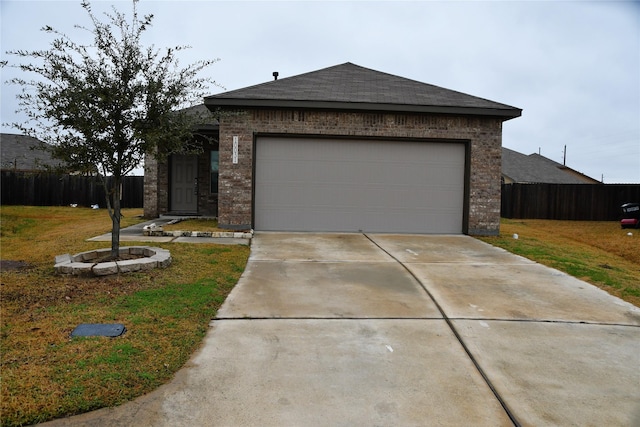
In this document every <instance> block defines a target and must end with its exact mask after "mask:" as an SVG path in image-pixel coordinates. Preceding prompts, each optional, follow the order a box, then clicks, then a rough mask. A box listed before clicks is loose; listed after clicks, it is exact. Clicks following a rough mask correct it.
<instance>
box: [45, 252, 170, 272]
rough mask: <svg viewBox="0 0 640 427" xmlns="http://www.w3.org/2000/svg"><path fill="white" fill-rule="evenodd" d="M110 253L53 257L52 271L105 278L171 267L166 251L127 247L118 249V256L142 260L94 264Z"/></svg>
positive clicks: (81, 253) (82, 253)
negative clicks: (135, 257)
mask: <svg viewBox="0 0 640 427" xmlns="http://www.w3.org/2000/svg"><path fill="white" fill-rule="evenodd" d="M109 253H111V249H98V250H93V251H87V252H80V253H77V254H75V255H73V256H72V255H69V254H63V255H58V256H56V257H55V265H54V269H55V271H56V273H59V274H71V275H75V276H80V275H93V276H107V275H110V274H117V273H129V272H132V271H140V270H150V269H153V268H166V267H168V266H169V265H171V253H170V251H168V250H167V249H162V248H157V247H151V246H127V247H122V248H120V256H126V255H136V256H140V255H142V256H143V258H138V259H128V260H123V261H108V262H96V260H98V259H99V258H101V257H103V256H105V255H108V254H109Z"/></svg>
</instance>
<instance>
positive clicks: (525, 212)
mask: <svg viewBox="0 0 640 427" xmlns="http://www.w3.org/2000/svg"><path fill="white" fill-rule="evenodd" d="M629 202H638V203H640V184H503V185H502V206H501V215H502V216H503V217H504V218H519V219H561V220H584V221H616V220H619V219H620V213H621V212H620V206H621V205H622V204H624V203H629Z"/></svg>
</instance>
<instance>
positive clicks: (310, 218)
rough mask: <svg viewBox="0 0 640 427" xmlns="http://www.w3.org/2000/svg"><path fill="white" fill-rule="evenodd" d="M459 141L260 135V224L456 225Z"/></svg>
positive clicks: (437, 228) (393, 228) (430, 229)
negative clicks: (361, 139) (364, 139)
mask: <svg viewBox="0 0 640 427" xmlns="http://www.w3.org/2000/svg"><path fill="white" fill-rule="evenodd" d="M464 150H465V147H464V145H463V144H457V143H419V142H406V141H403V142H396V141H360V140H328V139H305V138H259V139H258V140H257V141H256V153H255V155H256V175H255V200H254V208H255V224H254V227H255V228H256V229H257V230H290V231H359V230H363V231H369V232H402V233H461V232H462V217H463V205H464V201H463V194H464V167H465V165H464V161H465V151H464Z"/></svg>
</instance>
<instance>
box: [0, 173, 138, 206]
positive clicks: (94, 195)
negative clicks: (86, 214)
mask: <svg viewBox="0 0 640 427" xmlns="http://www.w3.org/2000/svg"><path fill="white" fill-rule="evenodd" d="M1 178H2V179H1V187H2V188H1V192H0V204H2V205H27V206H68V205H70V204H77V205H78V206H91V205H96V204H97V205H99V206H100V207H103V208H104V207H105V206H106V202H105V192H104V188H103V187H102V185H101V184H100V181H99V180H98V178H97V177H91V176H79V175H58V174H51V173H27V172H14V171H2V175H1ZM111 180H112V178H111V177H107V183H108V184H109V182H110V181H111ZM143 195H144V177H142V176H125V177H124V179H123V183H122V201H121V204H122V207H124V208H141V207H143Z"/></svg>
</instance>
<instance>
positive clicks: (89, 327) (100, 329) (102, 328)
mask: <svg viewBox="0 0 640 427" xmlns="http://www.w3.org/2000/svg"><path fill="white" fill-rule="evenodd" d="M126 330H127V328H125V327H124V325H123V324H121V323H82V324H80V325H78V326H77V327H76V328H75V329H74V330H73V332H71V336H72V337H93V336H101V337H118V336H120V335H122V334H123V333H124V331H126Z"/></svg>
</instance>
